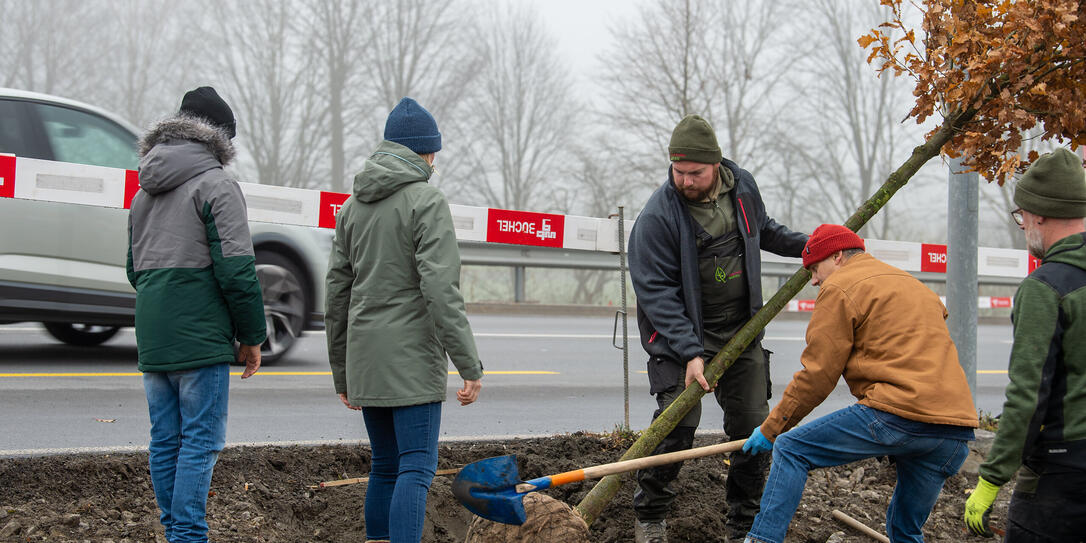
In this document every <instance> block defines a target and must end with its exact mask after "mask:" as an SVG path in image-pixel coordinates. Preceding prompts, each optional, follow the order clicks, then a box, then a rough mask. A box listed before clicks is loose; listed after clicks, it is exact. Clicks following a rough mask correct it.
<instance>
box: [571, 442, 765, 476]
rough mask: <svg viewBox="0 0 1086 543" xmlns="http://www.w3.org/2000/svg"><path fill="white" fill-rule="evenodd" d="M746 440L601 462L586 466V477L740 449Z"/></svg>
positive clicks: (634, 469)
mask: <svg viewBox="0 0 1086 543" xmlns="http://www.w3.org/2000/svg"><path fill="white" fill-rule="evenodd" d="M746 442H747V440H745V439H739V440H736V441H729V442H727V443H718V444H716V445H706V446H705V447H697V448H694V449H687V450H685V451H675V452H670V453H665V454H657V455H655V456H646V457H643V458H634V459H632V460H624V461H622V462H612V463H610V464H601V465H599V466H592V467H590V468H584V478H585V479H599V478H600V477H605V476H607V475H613V474H615V473H626V472H627V471H636V470H639V469H645V468H652V467H656V466H662V465H664V464H673V463H675V462H682V461H683V460H691V459H694V458H701V457H703V456H711V455H714V454H722V453H726V452H732V451H738V450H739V449H742V448H743V444H744V443H746Z"/></svg>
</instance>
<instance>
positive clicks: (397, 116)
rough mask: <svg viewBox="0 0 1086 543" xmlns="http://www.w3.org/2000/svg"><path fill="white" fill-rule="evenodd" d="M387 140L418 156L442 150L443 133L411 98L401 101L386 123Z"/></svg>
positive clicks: (427, 113) (431, 117)
mask: <svg viewBox="0 0 1086 543" xmlns="http://www.w3.org/2000/svg"><path fill="white" fill-rule="evenodd" d="M385 139H386V140H388V141H391V142H395V143H399V144H400V145H403V146H404V147H407V148H408V149H411V150H412V151H414V152H415V153H417V154H420V155H425V154H428V153H436V152H438V151H440V150H441V132H438V131H437V121H435V120H434V116H433V115H430V112H429V111H426V108H424V107H422V106H420V105H419V103H418V102H416V101H415V100H413V99H411V98H404V99H403V100H400V103H399V104H396V107H395V108H393V110H392V112H391V113H389V114H388V120H387V121H385Z"/></svg>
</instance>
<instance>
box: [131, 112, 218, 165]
mask: <svg viewBox="0 0 1086 543" xmlns="http://www.w3.org/2000/svg"><path fill="white" fill-rule="evenodd" d="M171 139H182V140H189V141H197V142H200V143H203V144H204V145H206V146H207V149H208V151H211V153H212V154H214V155H215V159H216V160H218V161H219V162H220V163H222V165H223V166H228V165H229V164H230V163H231V162H233V161H234V157H235V156H236V155H237V151H235V150H234V144H233V142H231V141H230V137H229V136H227V134H226V131H224V130H223V129H221V128H218V127H216V126H215V125H212V124H211V123H209V122H207V121H206V120H204V119H202V118H200V117H194V116H192V115H187V114H184V113H178V114H177V115H174V116H173V117H170V118H168V119H163V120H162V121H159V123H158V124H156V125H155V126H153V127H151V129H150V130H148V131H147V133H145V134H144V135H143V137H142V138H140V157H141V158H142V157H144V156H145V155H147V153H148V152H149V151H150V150H151V148H152V147H154V146H156V145H158V144H160V143H164V142H166V141H168V140H171Z"/></svg>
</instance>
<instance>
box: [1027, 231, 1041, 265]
mask: <svg viewBox="0 0 1086 543" xmlns="http://www.w3.org/2000/svg"><path fill="white" fill-rule="evenodd" d="M1026 249H1027V250H1029V254H1031V255H1033V256H1034V257H1036V258H1041V259H1043V258H1044V257H1045V241H1044V236H1042V235H1041V231H1040V230H1038V229H1036V228H1031V229H1028V230H1026Z"/></svg>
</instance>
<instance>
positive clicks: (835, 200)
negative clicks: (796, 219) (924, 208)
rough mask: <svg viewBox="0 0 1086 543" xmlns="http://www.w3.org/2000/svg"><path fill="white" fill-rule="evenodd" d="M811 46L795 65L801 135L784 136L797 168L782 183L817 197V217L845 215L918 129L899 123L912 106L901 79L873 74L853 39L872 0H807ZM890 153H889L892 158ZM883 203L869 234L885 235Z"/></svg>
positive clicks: (889, 231)
mask: <svg viewBox="0 0 1086 543" xmlns="http://www.w3.org/2000/svg"><path fill="white" fill-rule="evenodd" d="M806 6H807V7H806V9H808V10H809V12H808V17H809V20H811V21H812V22H813V24H811V25H810V28H812V29H814V30H815V31H816V38H815V39H816V50H817V51H819V52H820V53H819V54H814V55H811V56H809V57H808V59H807V61H806V62H805V63H804V64H803V65H802V68H801V69H800V70H798V75H799V78H798V79H797V81H796V83H795V84H796V89H795V92H796V98H795V104H796V105H797V106H798V107H797V108H796V111H797V113H796V116H795V117H796V122H797V125H798V126H799V128H798V130H797V132H798V133H799V134H801V135H802V136H801V137H792V138H789V141H788V143H787V147H788V148H789V149H790V150H791V152H790V154H789V156H790V160H797V161H798V162H799V164H800V166H801V167H800V168H799V169H798V170H796V171H794V172H792V173H793V175H797V177H796V178H794V179H793V180H791V181H790V182H788V183H786V185H788V186H791V187H794V188H795V190H796V191H803V192H806V194H807V198H808V199H810V200H811V201H817V202H819V206H820V208H821V209H820V210H819V215H820V217H819V219H820V220H819V221H818V222H836V221H839V220H842V218H843V217H848V216H849V215H850V214H851V213H852V211H853V210H855V209H856V207H857V206H859V204H860V203H861V202H863V201H864V200H866V199H867V198H868V197H869V196H870V195H871V194H872V193H873V192H874V191H875V189H876V188H878V186H879V185H881V184H882V181H883V180H884V179H886V176H887V175H888V174H889V173H890V172H891V171H893V169H894V166H895V164H896V162H895V159H897V160H901V158H902V156H904V155H905V154H907V152H908V150H907V149H899V148H898V146H899V144H898V142H900V141H914V140H915V139H916V138H917V137H919V136H918V134H920V133H921V130H920V129H919V128H918V127H917V126H916V125H914V124H912V123H910V124H908V125H906V124H904V123H903V122H902V118H903V117H904V114H905V112H907V111H908V109H909V106H910V104H911V103H912V95H911V93H910V89H909V87H908V82H907V81H904V80H899V79H895V78H892V77H878V76H876V74H874V73H873V72H872V70H871V68H870V67H869V66H868V65H867V62H866V58H867V53H866V52H865V51H864V50H863V49H861V48H860V47H859V46H858V45H857V43H856V36H858V35H860V34H861V33H862V32H863V31H864V30H865V29H868V28H870V27H871V26H873V24H875V23H873V21H874V22H877V21H881V20H883V19H882V17H884V15H883V14H882V13H880V11H879V10H880V9H882V8H880V7H879V6H878V5H876V4H874V3H869V2H864V3H857V2H852V1H849V0H815V1H813V2H809V3H808V4H806ZM895 153H896V156H895ZM891 211H892V210H891V209H889V207H887V208H884V209H883V210H882V213H880V214H879V215H880V217H879V219H877V220H875V221H872V222H871V223H868V225H867V226H866V227H865V228H866V229H867V231H868V232H870V233H871V235H872V237H878V238H882V239H892V237H893V235H894V230H895V228H894V226H895V221H894V220H893V216H894V214H893V213H891Z"/></svg>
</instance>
